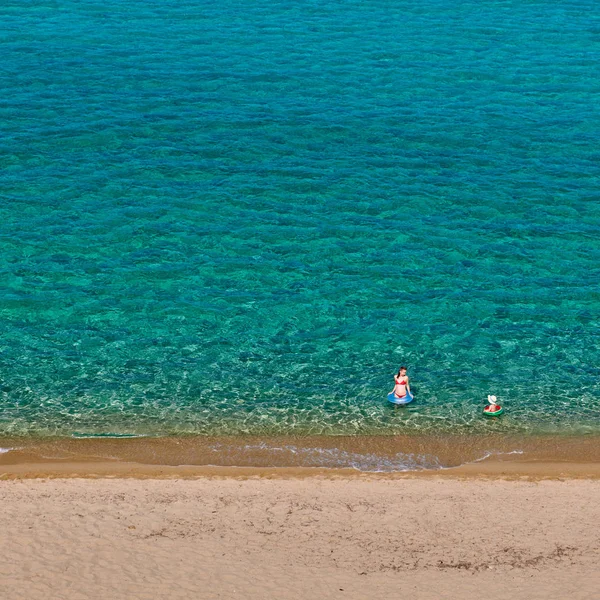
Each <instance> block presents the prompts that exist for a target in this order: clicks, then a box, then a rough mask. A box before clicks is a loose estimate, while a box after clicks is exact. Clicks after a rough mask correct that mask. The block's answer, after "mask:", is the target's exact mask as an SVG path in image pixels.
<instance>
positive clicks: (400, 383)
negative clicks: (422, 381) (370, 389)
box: [394, 377, 408, 385]
mask: <svg viewBox="0 0 600 600" xmlns="http://www.w3.org/2000/svg"><path fill="white" fill-rule="evenodd" d="M394 379H395V380H396V384H397V385H406V384H407V383H408V382H407V381H406V379H405V380H404V381H399V380H398V378H397V377H394Z"/></svg>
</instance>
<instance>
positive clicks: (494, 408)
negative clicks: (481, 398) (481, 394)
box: [483, 396, 504, 417]
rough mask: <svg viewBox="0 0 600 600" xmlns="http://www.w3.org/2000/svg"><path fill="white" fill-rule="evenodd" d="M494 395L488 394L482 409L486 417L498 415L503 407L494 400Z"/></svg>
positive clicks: (502, 410)
mask: <svg viewBox="0 0 600 600" xmlns="http://www.w3.org/2000/svg"><path fill="white" fill-rule="evenodd" d="M496 400H497V398H496V396H488V403H489V404H488V405H487V406H486V407H485V408H484V409H483V414H484V415H485V416H486V417H499V416H500V415H501V414H502V413H503V412H504V409H503V408H502V407H501V406H500V405H499V404H498V403H497V402H496Z"/></svg>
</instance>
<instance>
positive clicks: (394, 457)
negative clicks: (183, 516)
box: [0, 435, 600, 474]
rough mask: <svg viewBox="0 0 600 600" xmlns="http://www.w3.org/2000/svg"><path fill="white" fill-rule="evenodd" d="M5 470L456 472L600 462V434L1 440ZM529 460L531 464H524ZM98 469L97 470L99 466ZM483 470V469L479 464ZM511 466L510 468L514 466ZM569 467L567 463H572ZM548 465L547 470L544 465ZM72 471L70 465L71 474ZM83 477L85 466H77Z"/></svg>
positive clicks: (592, 467)
mask: <svg viewBox="0 0 600 600" xmlns="http://www.w3.org/2000/svg"><path fill="white" fill-rule="evenodd" d="M0 448H13V450H12V451H10V452H5V453H2V454H0V473H1V472H6V471H7V470H10V469H11V468H12V467H16V466H18V465H27V464H29V465H31V464H45V463H53V464H55V465H61V464H68V463H77V464H88V463H90V464H91V463H111V464H114V465H115V469H120V468H121V467H119V466H117V465H119V464H121V463H132V464H137V465H144V466H146V467H185V468H186V469H187V467H207V466H214V467H251V468H260V469H265V468H266V469H268V468H288V469H289V468H291V469H297V468H317V469H318V468H329V469H348V468H352V469H357V470H359V471H365V472H376V471H383V472H409V471H422V470H433V471H440V470H442V469H454V468H456V467H461V468H462V466H467V465H480V466H482V467H483V466H485V468H486V469H487V466H486V465H487V464H488V463H490V462H501V463H507V464H508V463H511V464H513V463H514V467H513V468H517V469H521V468H523V469H525V470H527V472H529V473H530V472H531V469H532V466H533V465H535V464H539V465H547V464H563V463H564V464H565V465H569V464H572V465H589V469H588V471H590V472H591V471H594V470H595V469H597V466H598V465H600V436H592V435H589V436H550V435H548V436H508V435H485V436H484V435H473V436H464V435H463V436H461V435H454V436H453V435H437V436H414V435H405V436H400V435H398V436H354V437H349V436H346V437H332V436H328V437H327V436H321V437H319V436H313V437H291V436H290V437H285V438H269V437H266V438H258V437H231V438H227V437H198V436H189V437H157V438H152V437H148V438H130V439H111V438H92V439H74V438H56V439H51V438H41V439H36V438H13V439H7V438H5V439H0ZM524 465H527V466H524ZM94 468H96V467H94ZM472 468H474V469H475V470H476V471H477V470H478V468H477V467H472ZM507 468H509V467H508V466H507ZM565 468H567V467H565ZM543 469H546V467H545V466H544V467H543ZM63 472H65V473H66V472H68V467H67V468H66V470H65V471H63ZM77 472H78V473H79V474H84V473H85V468H83V469H78V470H77Z"/></svg>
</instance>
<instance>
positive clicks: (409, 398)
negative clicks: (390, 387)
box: [387, 391, 415, 406]
mask: <svg viewBox="0 0 600 600" xmlns="http://www.w3.org/2000/svg"><path fill="white" fill-rule="evenodd" d="M387 399H388V402H391V403H392V404H395V405H396V406H402V405H403V404H408V403H409V402H412V401H413V400H414V399H415V397H414V396H413V395H412V394H411V393H410V392H409V391H407V392H406V396H402V397H401V398H399V397H398V396H396V394H394V392H390V393H389V394H388V396H387Z"/></svg>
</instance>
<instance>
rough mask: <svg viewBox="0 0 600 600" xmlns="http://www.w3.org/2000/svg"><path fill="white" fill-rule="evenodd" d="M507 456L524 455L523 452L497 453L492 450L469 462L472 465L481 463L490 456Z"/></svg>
mask: <svg viewBox="0 0 600 600" xmlns="http://www.w3.org/2000/svg"><path fill="white" fill-rule="evenodd" d="M509 454H524V451H523V450H511V451H510V452H499V451H496V450H492V451H490V452H486V453H485V454H484V455H483V456H481V457H480V458H476V459H475V460H473V461H471V462H472V463H478V462H482V461H484V460H486V459H488V458H490V457H492V456H508V455H509Z"/></svg>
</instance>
